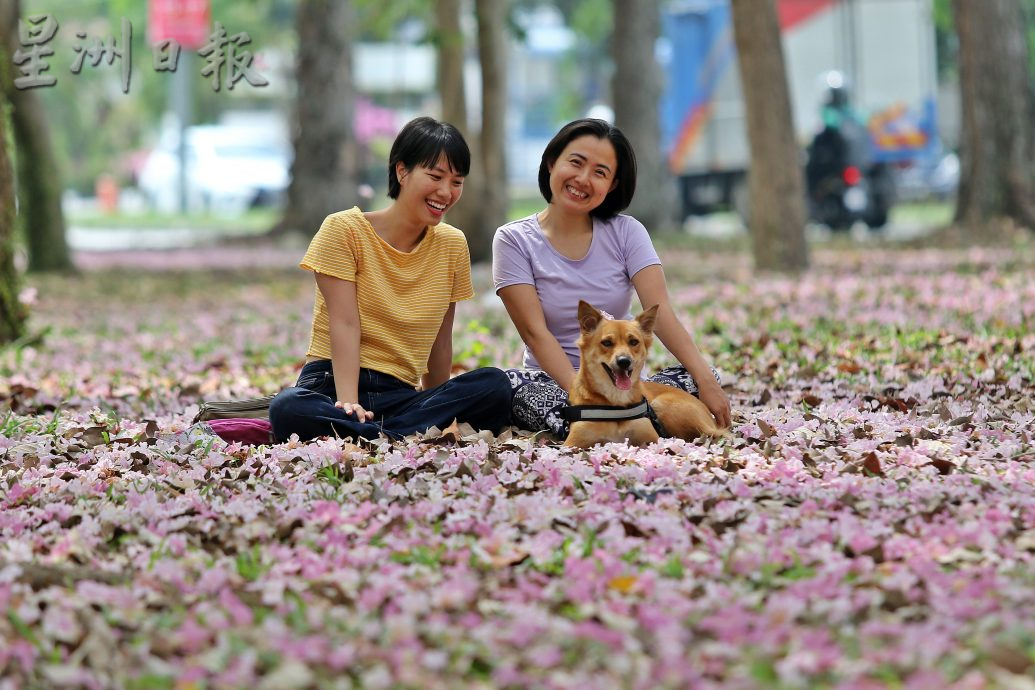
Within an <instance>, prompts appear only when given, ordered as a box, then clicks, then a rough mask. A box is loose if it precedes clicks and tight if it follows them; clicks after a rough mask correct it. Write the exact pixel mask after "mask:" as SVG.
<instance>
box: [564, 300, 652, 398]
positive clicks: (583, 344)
mask: <svg viewBox="0 0 1035 690" xmlns="http://www.w3.org/2000/svg"><path fill="white" fill-rule="evenodd" d="M657 315H658V307H657V305H654V306H653V307H651V308H650V309H648V310H646V311H645V312H643V313H642V314H640V315H639V316H637V317H636V319H634V320H632V321H623V320H615V319H609V318H606V317H605V316H604V315H603V313H602V312H600V311H599V310H597V309H595V308H594V307H592V306H591V305H590V304H589V303H588V302H584V301H580V302H579V325H580V330H581V335H580V336H579V340H578V346H579V352H580V354H581V368H583V369H585V371H586V372H587V373H588V374H589V376H590V378H591V379H593V380H594V381H595V382H596V388H597V390H603V389H604V386H606V385H607V382H610V385H612V386H614V387H615V388H617V389H618V390H619V391H624V392H628V391H631V390H633V385H634V383H635V382H636V381H638V380H639V378H640V371H641V370H642V369H643V365H644V364H645V363H646V361H647V351H648V350H649V349H650V346H651V343H652V341H653V339H654V324H655V322H656V319H657Z"/></svg>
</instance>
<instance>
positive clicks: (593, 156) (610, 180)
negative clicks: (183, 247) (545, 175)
mask: <svg viewBox="0 0 1035 690" xmlns="http://www.w3.org/2000/svg"><path fill="white" fill-rule="evenodd" d="M617 172H618V161H617V156H616V155H615V149H614V146H613V145H612V144H611V142H610V141H608V140H607V139H601V138H598V137H595V136H593V135H591V134H587V135H585V136H581V137H578V138H577V139H572V140H571V141H570V142H569V143H568V145H567V146H565V147H564V150H562V151H561V154H560V155H559V156H558V157H557V160H556V161H554V163H553V165H551V166H550V191H551V192H552V193H553V198H552V199H551V200H550V203H551V204H556V205H557V206H558V207H560V208H563V209H564V210H566V211H572V212H579V213H589V212H590V211H592V210H593V209H595V208H596V207H597V206H599V205H600V204H602V203H603V201H604V199H605V198H606V197H607V195H608V193H609V192H610V191H611V190H612V189H614V186H615V179H616V178H615V175H616V173H617Z"/></svg>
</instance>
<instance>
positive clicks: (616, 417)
mask: <svg viewBox="0 0 1035 690" xmlns="http://www.w3.org/2000/svg"><path fill="white" fill-rule="evenodd" d="M561 417H563V418H564V419H565V421H567V422H568V423H569V424H573V423H574V422H627V421H631V420H633V419H643V418H644V417H646V418H647V419H649V420H650V423H651V424H652V425H653V426H654V430H655V431H657V432H658V436H666V435H667V434H666V433H665V427H664V426H663V425H662V423H661V420H660V419H658V415H657V414H656V413H655V412H654V408H653V407H651V406H650V403H648V402H647V398H644V399H643V400H641V401H640V402H638V403H634V404H632V405H625V406H622V405H566V406H565V407H562V408H561Z"/></svg>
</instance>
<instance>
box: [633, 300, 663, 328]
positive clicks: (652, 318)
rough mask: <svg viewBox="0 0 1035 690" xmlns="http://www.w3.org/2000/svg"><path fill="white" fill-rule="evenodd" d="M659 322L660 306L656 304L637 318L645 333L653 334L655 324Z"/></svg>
mask: <svg viewBox="0 0 1035 690" xmlns="http://www.w3.org/2000/svg"><path fill="white" fill-rule="evenodd" d="M657 320H658V305H657V304H655V305H654V306H653V307H651V308H650V309H648V310H647V311H645V312H643V313H641V314H640V315H639V316H637V317H636V323H638V324H640V328H642V329H643V332H644V333H653V332H654V324H655V322H656V321H657Z"/></svg>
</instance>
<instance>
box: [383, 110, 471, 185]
mask: <svg viewBox="0 0 1035 690" xmlns="http://www.w3.org/2000/svg"><path fill="white" fill-rule="evenodd" d="M443 153H444V154H446V160H447V161H449V167H450V168H452V169H453V172H455V173H457V174H458V175H462V176H463V177H467V173H469V172H471V149H469V148H468V147H467V142H466V141H464V135H462V134H461V133H460V130H458V129H457V128H456V127H454V126H453V125H451V124H449V123H448V122H439V121H438V120H436V119H435V118H433V117H427V116H424V117H418V118H415V119H413V120H410V121H409V122H407V123H406V126H405V127H403V128H402V131H401V132H399V135H398V136H397V137H395V142H394V143H393V144H392V152H391V153H390V154H389V155H388V196H389V197H390V198H392V199H398V198H399V190H400V189H401V188H400V186H399V176H398V175H396V174H395V168H396V165H397V164H398V163H402V164H403V166H404V167H405V168H406V169H407V170H413V169H414V168H415V167H416V166H418V165H419V166H421V167H424V168H431V167H434V165H435V163H437V162H438V159H439V156H441V155H442V154H443Z"/></svg>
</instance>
